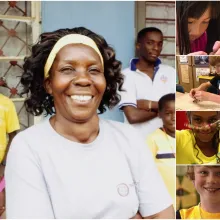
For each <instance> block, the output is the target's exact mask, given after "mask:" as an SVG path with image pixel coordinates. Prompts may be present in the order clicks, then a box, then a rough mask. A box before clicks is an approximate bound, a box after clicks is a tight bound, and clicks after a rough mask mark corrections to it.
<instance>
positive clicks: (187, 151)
mask: <svg viewBox="0 0 220 220" xmlns="http://www.w3.org/2000/svg"><path fill="white" fill-rule="evenodd" d="M187 117H188V121H189V124H188V125H187V126H188V128H189V129H184V130H181V131H178V130H176V163H177V164H217V163H220V154H219V122H220V121H219V120H220V112H217V111H190V112H187ZM177 121H178V118H177Z"/></svg>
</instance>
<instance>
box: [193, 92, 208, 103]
mask: <svg viewBox="0 0 220 220" xmlns="http://www.w3.org/2000/svg"><path fill="white" fill-rule="evenodd" d="M209 97H210V93H209V92H204V91H196V93H195V95H194V98H195V99H197V100H199V101H209Z"/></svg>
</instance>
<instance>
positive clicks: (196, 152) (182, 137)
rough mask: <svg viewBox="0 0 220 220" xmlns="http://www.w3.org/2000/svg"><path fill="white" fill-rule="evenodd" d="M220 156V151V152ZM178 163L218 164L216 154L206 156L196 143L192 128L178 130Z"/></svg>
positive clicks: (219, 154)
mask: <svg viewBox="0 0 220 220" xmlns="http://www.w3.org/2000/svg"><path fill="white" fill-rule="evenodd" d="M218 156H219V157H220V153H218ZM176 163H177V164H202V163H203V164H216V163H217V160H216V155H213V156H211V157H207V156H205V155H204V154H203V153H202V151H201V150H200V149H199V148H198V146H197V145H196V141H195V138H194V135H193V133H192V131H191V130H181V131H178V130H176Z"/></svg>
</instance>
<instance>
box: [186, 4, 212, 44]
mask: <svg viewBox="0 0 220 220" xmlns="http://www.w3.org/2000/svg"><path fill="white" fill-rule="evenodd" d="M210 19H211V8H210V7H209V8H208V9H207V10H206V11H205V12H204V13H203V15H201V16H200V18H198V19H197V18H190V17H189V18H188V32H189V39H190V41H194V40H196V39H198V38H199V37H200V36H202V35H203V33H204V32H205V31H206V29H207V28H208V26H209V21H210Z"/></svg>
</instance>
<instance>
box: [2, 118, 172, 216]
mask: <svg viewBox="0 0 220 220" xmlns="http://www.w3.org/2000/svg"><path fill="white" fill-rule="evenodd" d="M99 124H100V125H99V126H100V132H99V135H98V136H97V138H96V139H95V140H94V141H93V142H92V143H89V144H81V143H77V142H73V141H70V140H68V139H65V138H64V137H62V136H60V135H59V134H58V133H57V132H56V131H55V130H53V128H52V126H51V125H50V122H49V120H45V121H43V122H41V123H40V124H37V125H35V126H32V127H31V128H29V129H27V130H25V131H23V132H21V133H19V134H18V135H17V136H16V137H15V138H14V140H13V142H12V145H11V147H10V151H9V154H8V159H7V166H6V173H5V178H6V215H7V218H26V219H28V218H29V219H32V218H45V219H49V218H63V219H64V218H78V219H81V218H89V219H92V218H131V217H133V216H134V215H135V214H136V212H137V211H138V210H139V211H140V213H141V215H142V216H149V215H152V214H155V213H158V212H160V211H162V210H164V209H165V208H167V207H169V206H170V205H171V204H172V200H171V198H170V196H169V194H168V192H167V190H166V188H165V186H164V184H163V182H162V179H161V177H160V175H159V174H158V171H157V169H156V167H155V164H154V162H153V159H152V155H151V153H150V151H149V149H148V148H147V147H146V145H145V144H144V142H143V141H142V140H141V138H140V137H139V136H138V134H137V133H136V131H135V129H133V128H132V127H131V126H128V125H125V124H123V123H119V122H113V121H106V120H101V119H100V123H99Z"/></svg>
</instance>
